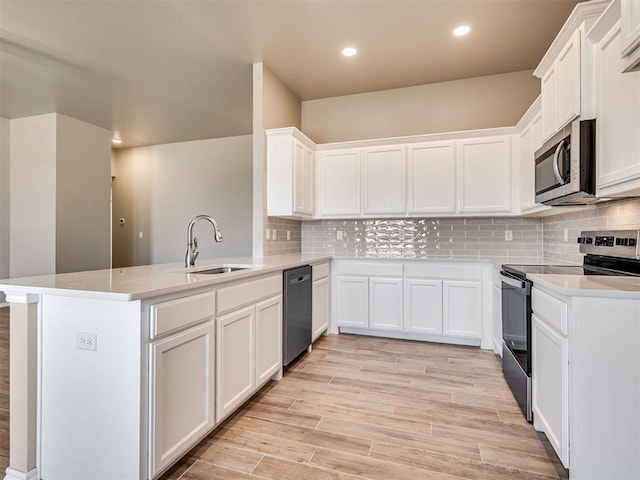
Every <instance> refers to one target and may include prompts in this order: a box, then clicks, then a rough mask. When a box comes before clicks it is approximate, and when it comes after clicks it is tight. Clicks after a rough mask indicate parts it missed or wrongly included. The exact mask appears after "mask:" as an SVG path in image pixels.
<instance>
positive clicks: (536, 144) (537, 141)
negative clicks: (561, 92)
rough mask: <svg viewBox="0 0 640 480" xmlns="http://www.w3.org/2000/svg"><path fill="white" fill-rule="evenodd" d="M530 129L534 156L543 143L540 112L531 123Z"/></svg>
mask: <svg viewBox="0 0 640 480" xmlns="http://www.w3.org/2000/svg"><path fill="white" fill-rule="evenodd" d="M531 127H532V130H533V153H534V156H535V152H536V150H538V149H539V148H540V147H541V146H542V143H543V140H542V111H540V112H539V113H538V114H537V115H536V116H535V117H533V120H532V121H531Z"/></svg>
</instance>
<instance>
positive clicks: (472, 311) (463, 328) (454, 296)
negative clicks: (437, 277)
mask: <svg viewBox="0 0 640 480" xmlns="http://www.w3.org/2000/svg"><path fill="white" fill-rule="evenodd" d="M442 288H443V292H442V293H443V305H444V312H443V333H444V335H449V336H452V337H469V338H478V339H479V338H482V283H480V282H468V281H458V280H444V281H443V282H442Z"/></svg>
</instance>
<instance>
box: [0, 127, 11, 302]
mask: <svg viewBox="0 0 640 480" xmlns="http://www.w3.org/2000/svg"><path fill="white" fill-rule="evenodd" d="M9 125H10V122H9V120H7V119H6V118H0V278H7V277H8V276H9V245H10V243H9V202H10V197H9V135H10V133H9ZM3 295H4V294H1V293H0V302H2V301H3V298H4V296H3Z"/></svg>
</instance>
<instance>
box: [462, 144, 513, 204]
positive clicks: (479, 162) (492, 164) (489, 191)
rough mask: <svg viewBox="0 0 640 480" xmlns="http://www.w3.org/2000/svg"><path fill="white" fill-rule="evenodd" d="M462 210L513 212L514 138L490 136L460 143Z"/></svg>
mask: <svg viewBox="0 0 640 480" xmlns="http://www.w3.org/2000/svg"><path fill="white" fill-rule="evenodd" d="M458 162H459V163H458V164H459V168H460V175H459V182H460V183H459V188H458V195H459V202H458V205H459V208H460V212H461V213H473V212H482V213H491V212H510V211H511V139H510V137H490V138H476V139H469V140H460V141H459V142H458Z"/></svg>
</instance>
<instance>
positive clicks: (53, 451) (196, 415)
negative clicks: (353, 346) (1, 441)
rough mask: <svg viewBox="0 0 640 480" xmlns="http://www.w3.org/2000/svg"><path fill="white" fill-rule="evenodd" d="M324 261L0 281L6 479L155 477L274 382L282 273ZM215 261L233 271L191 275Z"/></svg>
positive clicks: (248, 261) (285, 259)
mask: <svg viewBox="0 0 640 480" xmlns="http://www.w3.org/2000/svg"><path fill="white" fill-rule="evenodd" d="M328 260H329V256H326V255H300V254H297V255H285V256H277V257H268V258H264V259H262V258H260V259H253V258H228V259H217V260H215V261H213V260H212V261H209V262H207V261H203V262H199V263H200V264H199V265H198V266H197V267H191V268H190V269H188V270H187V269H184V268H183V267H182V266H180V265H179V264H165V265H149V266H140V267H128V268H119V269H110V270H96V271H89V272H79V273H68V274H60V275H47V276H38V277H26V278H19V279H11V280H2V281H0V291H4V292H5V293H6V296H7V301H8V302H9V303H10V304H11V395H10V397H11V398H10V402H11V405H10V411H11V437H10V447H11V450H10V467H9V469H8V470H7V476H6V477H5V478H16V479H17V478H23V479H24V478H30V479H31V478H34V479H39V478H46V479H86V478H92V479H114V478H127V479H133V478H140V479H147V478H156V477H158V476H160V475H161V474H162V472H163V471H165V470H166V469H167V468H168V467H169V466H170V465H171V464H172V463H174V462H175V461H176V460H177V459H178V458H180V457H181V456H182V455H184V453H186V451H187V450H188V449H189V448H191V447H192V446H193V445H194V444H195V443H197V442H198V441H199V440H200V439H201V438H203V437H204V436H205V435H206V434H207V433H209V432H210V431H211V430H213V429H214V428H215V426H216V425H217V424H218V423H219V422H220V421H222V420H223V419H224V418H226V417H227V416H228V415H230V414H231V413H232V412H233V411H234V410H235V409H236V408H238V407H239V406H240V405H241V404H242V403H244V401H246V400H247V399H248V398H249V397H250V396H251V395H253V393H255V392H256V391H257V390H258V389H259V388H260V387H261V386H262V385H264V384H265V383H266V382H268V381H269V379H270V378H272V377H276V378H277V377H278V376H279V375H281V373H282V343H281V342H282V334H281V329H282V271H283V270H285V269H288V268H292V267H297V266H300V265H306V264H310V265H312V266H314V265H315V266H319V265H323V264H324V265H327V266H328V263H327V262H328ZM214 267H234V268H237V269H238V270H235V271H231V272H227V273H221V274H206V273H199V272H203V271H204V270H207V269H211V268H214ZM321 270H323V269H321ZM326 271H327V272H328V269H326ZM327 299H328V297H327ZM326 312H327V321H328V309H326Z"/></svg>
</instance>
